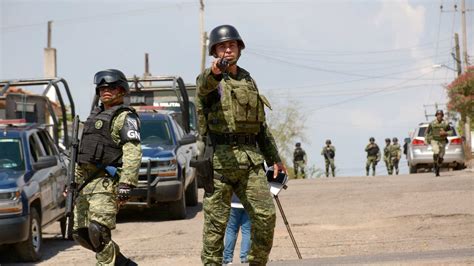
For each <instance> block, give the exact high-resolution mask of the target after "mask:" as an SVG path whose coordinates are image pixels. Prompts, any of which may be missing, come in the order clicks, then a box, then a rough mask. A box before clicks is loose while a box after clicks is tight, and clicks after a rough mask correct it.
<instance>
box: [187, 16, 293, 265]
mask: <svg viewBox="0 0 474 266" xmlns="http://www.w3.org/2000/svg"><path fill="white" fill-rule="evenodd" d="M244 48H245V44H244V42H243V41H242V38H241V37H240V35H239V33H238V31H237V30H236V29H235V28H234V27H233V26H230V25H222V26H218V27H216V28H215V29H213V30H212V31H211V33H210V35H209V55H212V56H214V57H215V58H216V59H215V60H214V61H213V63H212V66H211V67H210V68H207V69H206V70H204V72H203V73H201V74H200V75H199V76H198V77H197V82H196V84H197V95H198V101H197V106H198V107H197V109H198V117H199V125H200V128H199V131H200V133H201V135H203V136H204V135H207V134H209V136H210V138H211V139H212V142H213V145H214V146H215V149H214V150H215V152H214V156H213V164H214V171H215V177H214V188H215V191H214V193H213V194H212V195H206V196H205V198H204V201H203V209H204V229H203V249H202V253H201V260H202V262H203V264H204V265H220V264H221V263H222V255H223V250H224V243H223V239H224V233H225V229H226V224H227V220H228V218H229V212H230V202H231V197H232V193H233V192H235V194H236V195H237V196H238V197H239V199H240V200H241V202H242V205H243V206H244V208H245V210H246V211H247V212H248V214H249V216H250V220H251V223H252V229H251V241H252V244H251V248H250V252H249V255H248V260H249V262H250V265H265V264H266V263H267V261H268V256H269V253H270V250H271V248H272V245H273V233H274V227H275V220H276V215H275V206H274V205H273V200H272V195H271V193H270V190H269V185H268V182H267V178H266V176H265V171H264V170H263V167H262V164H263V161H264V160H265V161H266V162H267V164H269V165H272V164H273V165H274V167H275V169H277V170H278V169H282V170H283V171H284V172H285V173H286V169H285V167H284V166H283V164H282V163H281V160H280V157H279V155H278V150H277V147H276V144H275V140H274V138H273V137H272V135H271V134H270V131H269V128H268V126H267V124H266V122H265V110H264V107H265V106H267V107H268V108H270V103H269V102H268V100H267V99H266V98H265V97H264V96H263V95H262V94H260V92H259V91H258V89H257V86H256V84H255V82H254V80H253V79H252V77H251V76H250V74H249V72H247V71H246V70H245V69H243V68H241V67H239V66H237V60H238V59H239V57H240V55H241V51H242V50H243V49H244ZM277 172H278V171H275V174H277Z"/></svg>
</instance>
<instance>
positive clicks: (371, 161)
mask: <svg viewBox="0 0 474 266" xmlns="http://www.w3.org/2000/svg"><path fill="white" fill-rule="evenodd" d="M369 141H370V143H369V144H367V146H366V147H365V151H366V152H367V162H366V164H365V171H366V174H367V176H369V172H370V166H371V165H372V175H373V176H375V167H376V166H377V163H378V162H379V161H380V149H379V146H378V145H377V144H376V143H375V139H374V138H373V137H371V138H370V139H369Z"/></svg>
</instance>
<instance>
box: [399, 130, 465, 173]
mask: <svg viewBox="0 0 474 266" xmlns="http://www.w3.org/2000/svg"><path fill="white" fill-rule="evenodd" d="M428 125H429V123H420V124H419V125H418V127H417V128H416V129H415V131H414V133H413V136H412V137H411V138H410V143H409V144H408V150H407V162H408V167H409V170H410V173H417V172H418V170H419V169H422V168H424V169H426V170H431V169H432V168H433V150H432V147H431V145H429V144H428V143H426V140H425V135H426V130H427V129H428ZM452 128H453V133H454V134H453V136H449V137H448V143H447V145H446V153H445V155H444V161H443V164H442V166H441V167H442V168H453V169H455V170H460V169H464V168H465V159H464V148H463V141H462V138H461V136H459V134H458V133H457V131H456V129H455V128H454V127H452Z"/></svg>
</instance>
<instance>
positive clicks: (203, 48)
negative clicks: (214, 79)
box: [199, 0, 207, 72]
mask: <svg viewBox="0 0 474 266" xmlns="http://www.w3.org/2000/svg"><path fill="white" fill-rule="evenodd" d="M199 4H200V6H201V7H200V8H199V17H200V35H201V72H203V71H204V69H205V68H206V42H207V32H205V31H204V0H199Z"/></svg>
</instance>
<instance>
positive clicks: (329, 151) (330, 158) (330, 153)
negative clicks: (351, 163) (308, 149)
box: [321, 139, 336, 177]
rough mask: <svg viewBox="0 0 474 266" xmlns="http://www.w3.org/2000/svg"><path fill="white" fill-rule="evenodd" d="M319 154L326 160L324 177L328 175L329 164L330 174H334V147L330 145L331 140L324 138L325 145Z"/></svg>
mask: <svg viewBox="0 0 474 266" xmlns="http://www.w3.org/2000/svg"><path fill="white" fill-rule="evenodd" d="M321 155H323V156H324V161H325V162H326V177H329V165H331V170H332V176H333V177H335V176H336V166H335V165H334V157H335V156H336V147H334V146H333V145H331V140H330V139H328V140H326V146H324V147H323V150H322V151H321Z"/></svg>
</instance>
